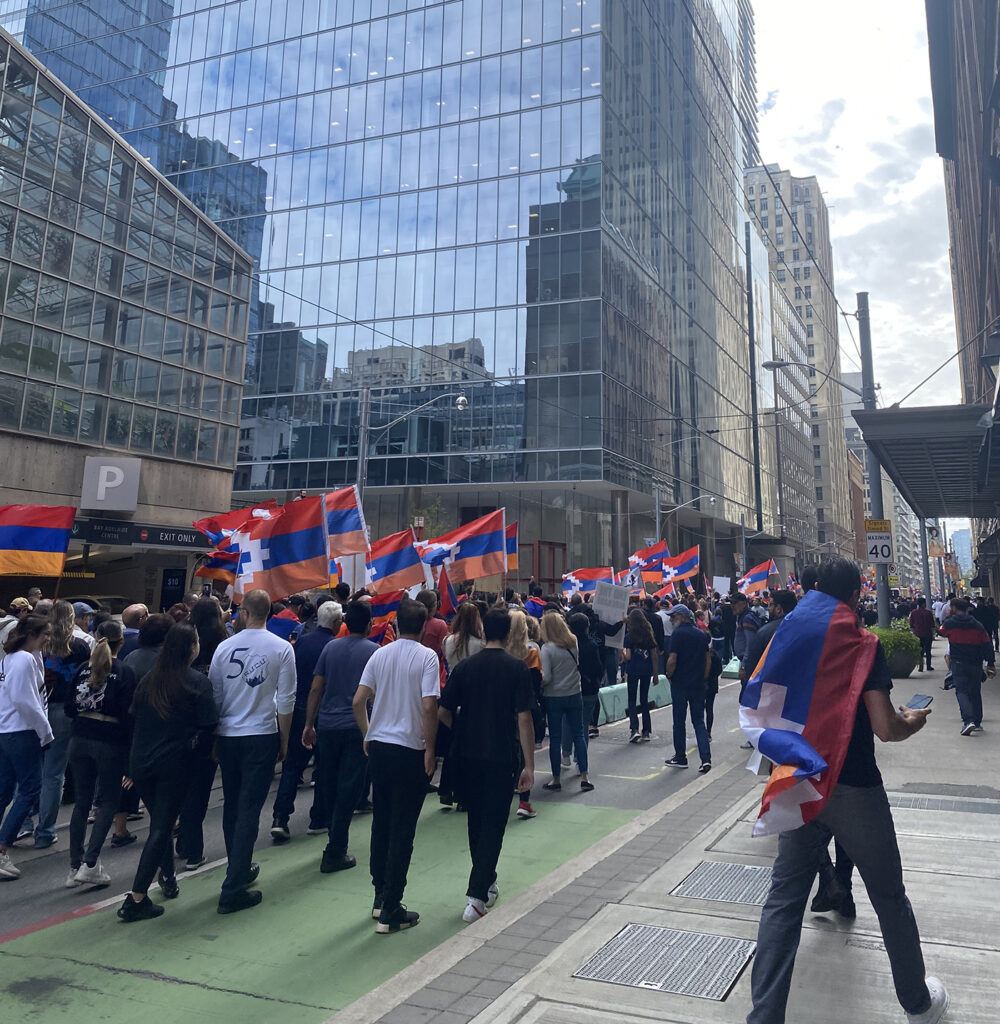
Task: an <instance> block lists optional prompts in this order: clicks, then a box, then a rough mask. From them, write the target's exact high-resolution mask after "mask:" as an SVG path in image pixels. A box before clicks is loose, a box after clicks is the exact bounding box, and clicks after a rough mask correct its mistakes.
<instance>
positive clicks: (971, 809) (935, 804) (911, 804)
mask: <svg viewBox="0 0 1000 1024" xmlns="http://www.w3.org/2000/svg"><path fill="white" fill-rule="evenodd" d="M888 796H889V804H890V806H892V807H901V808H912V809H913V810H917V811H961V812H963V813H965V814H1000V800H975V799H971V798H969V797H947V796H917V795H911V794H909V793H889V794H888Z"/></svg>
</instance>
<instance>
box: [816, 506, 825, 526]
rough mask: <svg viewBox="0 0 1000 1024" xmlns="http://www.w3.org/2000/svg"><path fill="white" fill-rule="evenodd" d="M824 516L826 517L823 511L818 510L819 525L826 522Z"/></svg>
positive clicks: (817, 520) (817, 519)
mask: <svg viewBox="0 0 1000 1024" xmlns="http://www.w3.org/2000/svg"><path fill="white" fill-rule="evenodd" d="M823 515H824V512H823V509H821V508H818V509H816V522H817V523H822V522H824V521H825V520H824V519H823Z"/></svg>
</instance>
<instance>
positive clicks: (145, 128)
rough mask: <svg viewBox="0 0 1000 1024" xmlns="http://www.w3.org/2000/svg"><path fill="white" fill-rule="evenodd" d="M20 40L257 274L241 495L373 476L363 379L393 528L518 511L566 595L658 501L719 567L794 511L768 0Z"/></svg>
mask: <svg viewBox="0 0 1000 1024" xmlns="http://www.w3.org/2000/svg"><path fill="white" fill-rule="evenodd" d="M23 34H24V39H25V42H26V43H27V45H29V46H30V47H31V48H32V49H33V50H34V51H35V52H36V53H37V54H38V56H39V57H40V59H42V60H43V61H45V62H47V63H48V64H49V65H50V66H52V67H53V68H54V69H56V70H57V73H58V74H59V75H60V76H61V77H62V78H63V79H64V80H65V81H66V82H67V83H68V84H69V85H70V86H71V87H72V88H74V89H76V90H77V91H79V92H80V94H81V95H82V96H83V97H84V99H86V101H87V102H88V103H90V104H92V105H93V106H94V108H95V109H96V110H98V111H99V112H100V113H101V114H102V115H103V116H105V117H106V118H108V120H109V121H110V122H111V123H112V124H114V125H115V126H116V127H117V128H119V130H121V131H123V132H124V133H125V134H126V136H127V137H128V138H130V139H132V140H134V144H135V146H136V148H137V149H138V150H139V152H140V153H141V154H142V155H143V156H145V157H147V158H148V159H149V161H150V163H152V164H153V165H154V166H156V167H158V168H159V169H160V170H161V171H163V172H164V173H165V174H166V175H167V176H168V177H169V178H170V179H171V180H173V181H175V182H176V184H177V187H178V188H179V189H181V191H183V192H185V193H186V194H187V195H189V196H190V197H191V199H192V200H193V201H194V202H196V203H197V204H199V205H200V206H201V207H202V208H203V209H204V210H205V211H206V212H207V213H208V214H209V215H210V216H211V217H213V218H215V219H216V220H217V221H218V223H219V225H220V226H221V227H223V228H224V229H225V230H226V231H227V232H229V233H230V235H231V236H232V237H233V238H234V239H236V240H238V241H239V242H240V244H242V245H243V246H245V247H246V248H247V250H248V251H249V252H250V253H251V255H253V256H254V257H255V258H256V259H257V260H258V268H257V270H258V274H257V276H256V278H255V282H254V290H253V309H252V316H251V321H250V339H249V347H248V360H247V372H246V391H245V397H244V402H243V415H242V421H241V440H240V459H239V466H238V468H237V472H236V477H235V479H236V494H235V498H236V500H237V501H249V500H250V499H252V498H256V497H257V496H260V495H264V494H274V495H276V496H278V497H285V496H287V495H288V494H294V493H297V492H298V490H299V489H300V488H307V489H310V490H318V489H322V488H329V487H336V486H341V485H343V484H345V483H348V482H351V481H353V479H354V473H355V466H356V463H357V457H358V452H357V443H358V416H359V399H360V395H361V389H362V388H363V387H371V389H372V406H371V408H372V414H371V426H372V430H371V434H370V438H371V446H370V452H369V459H368V480H367V489H366V496H365V503H366V511H367V514H368V518H369V521H370V522H371V523H372V527H373V530H374V531H376V532H382V531H388V530H390V529H399V528H400V526H402V525H404V524H405V523H406V522H407V521H408V518H409V516H410V515H411V514H412V513H413V512H414V511H415V510H417V509H422V508H426V507H427V506H428V505H429V504H430V503H432V502H433V503H438V504H439V505H440V506H441V507H442V508H443V509H444V513H445V515H446V517H447V518H448V519H450V521H452V522H454V521H456V520H464V519H468V518H471V517H472V516H474V515H476V514H478V512H479V510H480V509H482V508H484V507H495V506H496V505H498V504H504V505H506V506H507V508H508V514H509V517H510V518H511V519H515V518H516V519H518V520H519V521H520V524H521V538H522V544H525V545H526V546H527V545H529V544H530V545H531V555H532V556H533V557H522V558H521V567H522V574H523V575H524V576H525V577H526V576H527V575H528V574H529V573H531V572H532V571H534V573H535V575H536V576H538V577H540V578H542V579H546V580H549V581H553V580H555V579H557V578H558V575H559V573H560V572H561V571H563V570H565V569H569V568H572V567H573V566H574V565H578V564H585V565H586V564H601V563H600V562H595V561H594V560H595V559H602V560H603V559H606V558H607V555H608V551H609V549H610V550H611V552H612V554H613V557H614V559H615V561H616V563H618V564H622V563H623V561H624V558H625V556H626V555H627V554H628V553H629V552H630V551H632V550H633V549H634V547H636V546H638V545H639V544H641V543H642V540H643V538H644V537H645V536H647V535H649V534H650V533H651V532H653V529H654V526H653V524H654V514H653V507H652V501H653V498H652V496H653V493H654V490H655V491H657V492H658V493H659V495H660V501H661V504H662V505H663V506H664V509H665V510H671V509H676V511H670V512H669V513H668V514H667V515H666V518H665V520H664V528H665V532H666V534H667V536H668V537H670V539H671V543H672V544H675V545H680V546H681V547H686V546H688V545H689V544H694V543H697V542H699V541H700V542H701V543H702V545H703V551H704V553H705V557H704V564H705V565H706V567H707V568H709V569H710V570H713V571H714V570H716V569H717V570H719V571H720V572H723V573H724V572H728V571H729V570H730V569H731V568H732V567H733V565H732V556H733V554H734V552H735V551H736V549H737V546H738V537H739V523H740V520H741V517H742V518H743V519H744V520H745V521H746V522H747V523H754V522H756V521H758V519H761V520H763V519H767V518H768V517H770V518H772V519H773V517H774V510H773V509H772V508H770V507H768V508H764V507H762V504H763V503H764V502H765V501H766V500H768V499H766V497H764V496H758V490H757V488H756V487H755V482H754V467H753V459H752V453H751V446H750V445H748V444H747V438H748V437H749V431H748V430H747V429H746V428H747V427H748V425H749V422H750V410H751V404H752V403H751V384H750V374H749V372H748V359H749V353H748V348H747V308H746V307H747V302H746V294H747V293H746V280H745V273H746V261H745V254H744V252H743V248H744V220H745V212H744V202H743V194H742V172H743V167H744V166H745V165H746V163H747V162H748V159H750V160H753V159H755V156H754V153H755V146H756V128H755V124H756V111H755V109H754V104H753V92H754V88H753V85H752V83H751V82H750V81H749V76H750V75H751V74H752V72H753V52H752V51H753V31H752V11H751V10H750V7H749V5H748V4H747V3H745V2H741V0H713V2H711V3H709V2H708V0H692V2H690V3H685V4H683V5H678V6H666V5H661V4H649V3H647V2H643V0H613V2H612V0H579V2H574V3H566V2H564V0H504V2H503V3H496V2H491V0H448V2H441V0H354V2H343V0H341V2H337V3H333V2H330V3H326V2H323V3H319V2H315V3H308V2H303V0H294V2H289V0H280V2H279V0H273V2H269V0H256V2H255V3H240V4H225V5H221V4H220V5H215V6H211V7H206V6H205V5H202V4H195V3H194V2H185V3H180V4H174V3H168V2H167V0H152V2H151V3H149V4H142V5H136V4H133V3H127V2H125V0H81V2H78V3H75V4H64V3H52V2H32V3H30V4H29V6H28V10H27V13H26V15H25V16H24V17H23ZM321 356H322V357H323V359H324V363H325V365H323V366H322V367H320V366H319V361H320V357H321ZM477 360H481V361H477ZM383 368H384V369H385V371H386V375H385V377H382V376H381V371H382V369H383ZM459 384H460V385H461V387H462V388H463V389H464V392H465V394H466V396H467V398H468V408H467V409H465V410H462V409H458V408H456V407H455V404H454V402H453V400H452V399H450V398H446V397H445V396H447V395H450V394H452V393H454V392H455V391H456V388H457V386H458V385H459ZM760 386H763V384H761V385H760ZM434 399H439V401H438V402H437V403H436V404H431V405H430V406H429V407H427V403H428V402H432V400H434ZM762 404H764V403H762ZM418 406H420V407H424V408H422V411H421V412H420V413H419V414H415V415H413V416H412V417H411V418H408V419H405V420H403V421H401V422H400V423H399V424H398V425H397V426H396V427H394V428H393V429H392V430H390V431H380V430H379V425H380V424H383V423H387V422H389V421H390V420H393V419H396V418H398V417H400V416H405V415H406V414H407V412H408V411H412V410H416V409H417V407H418ZM737 426H738V427H740V428H742V429H739V430H737V429H735V428H736V427H737ZM730 428H732V429H730ZM845 487H846V485H845ZM707 495H714V496H716V497H717V501H716V503H715V504H714V505H710V504H709V503H708V502H707V501H705V500H703V498H702V497H701V496H707ZM679 506H684V507H683V508H680V507H679ZM525 554H526V555H527V554H528V552H527V551H526V552H525Z"/></svg>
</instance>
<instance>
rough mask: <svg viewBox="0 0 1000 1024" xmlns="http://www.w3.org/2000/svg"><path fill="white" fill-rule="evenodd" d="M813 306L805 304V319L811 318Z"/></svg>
mask: <svg viewBox="0 0 1000 1024" xmlns="http://www.w3.org/2000/svg"><path fill="white" fill-rule="evenodd" d="M812 315H813V308H812V306H806V319H807V320H812Z"/></svg>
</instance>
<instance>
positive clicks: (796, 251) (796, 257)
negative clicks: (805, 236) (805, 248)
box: [792, 249, 802, 260]
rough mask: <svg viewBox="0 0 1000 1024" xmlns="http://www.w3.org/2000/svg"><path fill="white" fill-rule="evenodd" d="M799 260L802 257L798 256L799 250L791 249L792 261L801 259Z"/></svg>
mask: <svg viewBox="0 0 1000 1024" xmlns="http://www.w3.org/2000/svg"><path fill="white" fill-rule="evenodd" d="M801 258H802V257H801V256H800V255H799V250H798V249H793V250H792V259H793V260H798V259H801Z"/></svg>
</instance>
